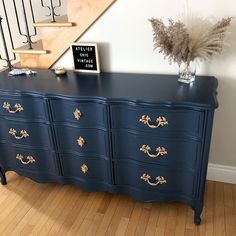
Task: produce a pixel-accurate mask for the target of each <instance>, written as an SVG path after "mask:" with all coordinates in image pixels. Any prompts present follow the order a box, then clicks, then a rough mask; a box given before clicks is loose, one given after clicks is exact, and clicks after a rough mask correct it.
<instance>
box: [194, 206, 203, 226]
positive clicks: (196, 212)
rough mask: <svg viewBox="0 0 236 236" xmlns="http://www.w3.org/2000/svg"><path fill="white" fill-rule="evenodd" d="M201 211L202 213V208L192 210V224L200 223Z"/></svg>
mask: <svg viewBox="0 0 236 236" xmlns="http://www.w3.org/2000/svg"><path fill="white" fill-rule="evenodd" d="M201 213H202V208H200V209H195V210H194V224H195V225H200V223H201Z"/></svg>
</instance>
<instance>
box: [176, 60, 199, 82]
mask: <svg viewBox="0 0 236 236" xmlns="http://www.w3.org/2000/svg"><path fill="white" fill-rule="evenodd" d="M195 74H196V60H192V61H190V62H189V63H186V62H181V64H180V65H179V79H178V81H179V82H182V83H187V84H189V83H192V82H193V81H194V80H195Z"/></svg>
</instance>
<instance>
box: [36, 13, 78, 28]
mask: <svg viewBox="0 0 236 236" xmlns="http://www.w3.org/2000/svg"><path fill="white" fill-rule="evenodd" d="M74 25H75V23H73V22H68V17H67V16H66V15H65V16H59V17H56V22H52V21H51V22H49V21H48V20H44V21H41V22H35V23H33V26H34V27H72V26H74Z"/></svg>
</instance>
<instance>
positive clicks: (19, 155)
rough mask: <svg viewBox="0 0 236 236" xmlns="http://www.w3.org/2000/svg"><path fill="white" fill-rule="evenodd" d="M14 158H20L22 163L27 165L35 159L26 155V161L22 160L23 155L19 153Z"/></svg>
mask: <svg viewBox="0 0 236 236" xmlns="http://www.w3.org/2000/svg"><path fill="white" fill-rule="evenodd" d="M16 159H17V160H20V161H21V163H22V164H23V165H28V164H31V163H34V162H36V161H35V159H34V158H33V157H32V156H27V157H26V159H27V161H24V160H23V159H24V157H23V156H22V155H21V154H17V155H16Z"/></svg>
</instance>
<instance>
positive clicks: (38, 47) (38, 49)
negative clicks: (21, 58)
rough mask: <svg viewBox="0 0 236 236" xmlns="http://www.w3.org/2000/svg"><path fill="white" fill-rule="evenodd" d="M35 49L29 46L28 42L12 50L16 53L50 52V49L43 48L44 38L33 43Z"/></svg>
mask: <svg viewBox="0 0 236 236" xmlns="http://www.w3.org/2000/svg"><path fill="white" fill-rule="evenodd" d="M32 47H33V49H30V48H29V45H28V44H26V45H24V46H22V47H19V48H15V49H13V50H12V52H14V53H18V54H48V53H50V51H48V50H44V49H43V44H42V40H39V41H37V42H35V43H33V44H32Z"/></svg>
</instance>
